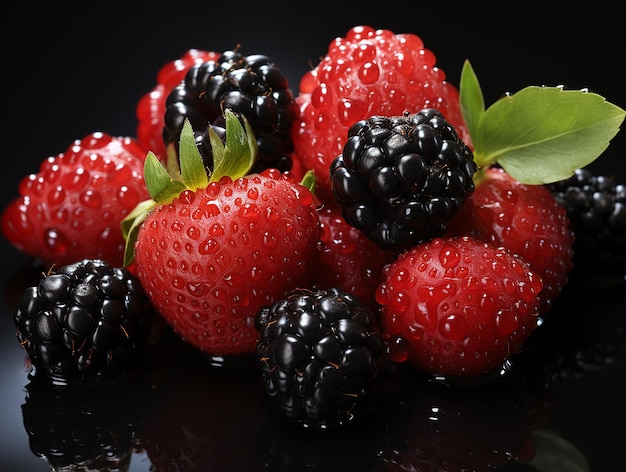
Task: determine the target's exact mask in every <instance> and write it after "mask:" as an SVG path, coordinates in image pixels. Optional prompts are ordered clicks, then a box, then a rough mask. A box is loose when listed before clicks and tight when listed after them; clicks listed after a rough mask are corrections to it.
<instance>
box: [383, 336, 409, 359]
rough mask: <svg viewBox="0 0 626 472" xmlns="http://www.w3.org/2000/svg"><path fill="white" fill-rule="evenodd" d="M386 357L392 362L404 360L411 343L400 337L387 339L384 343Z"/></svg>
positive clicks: (407, 355)
mask: <svg viewBox="0 0 626 472" xmlns="http://www.w3.org/2000/svg"><path fill="white" fill-rule="evenodd" d="M386 350H387V357H388V358H389V359H390V360H391V361H392V362H404V361H406V360H407V359H408V358H409V356H410V354H411V345H410V344H409V343H408V342H407V341H406V340H405V339H403V338H401V337H399V336H398V337H395V338H392V339H389V340H387V343H386Z"/></svg>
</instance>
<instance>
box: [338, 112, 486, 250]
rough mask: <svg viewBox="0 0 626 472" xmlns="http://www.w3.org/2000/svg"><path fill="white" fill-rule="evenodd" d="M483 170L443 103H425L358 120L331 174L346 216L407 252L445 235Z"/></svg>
mask: <svg viewBox="0 0 626 472" xmlns="http://www.w3.org/2000/svg"><path fill="white" fill-rule="evenodd" d="M475 172H476V163H475V162H474V156H473V154H472V151H471V149H470V148H469V147H468V146H466V145H465V143H463V141H461V139H460V138H459V136H458V134H457V132H456V130H455V129H454V128H453V127H452V125H450V123H448V121H446V119H445V118H444V116H443V115H442V114H441V113H440V112H439V111H437V110H436V109H434V108H425V109H422V110H420V111H419V112H418V113H414V114H406V115H402V116H391V117H387V116H372V117H370V118H368V119H366V120H361V121H358V122H357V123H355V124H354V125H353V126H352V127H351V128H350V130H349V131H348V139H347V141H346V144H345V145H344V147H343V152H342V153H341V154H340V155H339V156H338V157H337V158H335V159H334V160H333V162H332V164H331V168H330V173H331V177H330V179H331V188H332V191H333V196H334V197H335V200H336V201H337V202H338V203H339V204H340V205H341V208H342V213H343V216H344V218H345V219H346V221H347V222H348V223H350V224H351V225H352V226H354V227H355V228H357V229H359V230H361V231H363V232H364V233H365V235H367V237H368V238H370V239H371V240H372V241H374V242H375V243H376V244H378V245H379V246H380V247H381V248H383V249H387V250H390V251H395V252H400V251H403V250H405V249H408V248H410V247H412V246H415V245H416V244H419V243H421V242H423V241H426V240H428V239H430V238H432V237H434V236H441V234H442V233H443V232H444V230H445V228H446V224H447V222H448V220H449V219H450V218H451V217H452V216H453V215H454V214H455V213H456V212H457V211H458V210H459V208H460V207H461V204H462V203H463V202H464V201H465V198H466V197H467V196H468V195H470V194H471V193H472V192H473V191H474V182H473V180H472V178H473V176H474V173H475Z"/></svg>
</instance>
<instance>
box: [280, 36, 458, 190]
mask: <svg viewBox="0 0 626 472" xmlns="http://www.w3.org/2000/svg"><path fill="white" fill-rule="evenodd" d="M435 63H436V57H435V55H434V54H433V52H432V51H430V50H429V49H426V48H425V47H424V42H423V41H422V39H421V38H420V37H419V36H417V35H415V34H395V33H394V32H392V31H390V30H386V29H379V30H376V29H374V28H372V27H370V26H356V27H354V28H351V29H350V30H349V31H348V32H347V33H346V35H345V37H338V38H336V39H335V40H333V41H332V42H331V43H330V44H329V45H328V52H327V54H326V55H325V56H324V57H323V58H322V60H321V61H320V62H319V63H318V64H317V66H316V67H315V68H313V69H312V70H310V71H309V72H307V73H306V74H305V75H304V76H303V77H302V79H301V81H300V93H299V95H298V96H297V97H296V99H295V101H296V104H297V117H296V120H295V121H294V124H293V128H292V133H291V134H292V139H293V145H294V150H295V153H296V154H297V155H298V156H299V158H300V159H301V160H302V163H303V164H304V166H305V167H306V168H307V169H312V170H314V172H315V175H316V176H317V180H318V185H317V186H318V193H319V196H320V198H321V199H322V200H323V201H329V200H332V195H331V191H330V175H329V168H330V163H331V162H332V160H333V159H335V158H336V157H337V156H338V155H339V154H341V150H342V147H343V144H344V142H345V140H346V135H347V133H348V130H349V129H350V127H351V126H352V125H353V124H354V123H356V122H357V121H360V120H363V119H366V118H368V117H370V116H373V115H384V116H394V115H402V114H403V113H405V112H407V111H408V112H413V111H415V110H421V109H422V108H429V107H432V108H437V109H438V110H439V111H440V112H441V113H442V114H443V115H444V116H445V117H446V118H447V119H448V121H449V122H450V123H451V124H453V125H454V127H455V128H456V129H457V131H458V133H459V135H460V137H461V139H462V140H463V141H464V142H466V143H468V144H469V143H470V139H469V132H468V130H467V127H466V124H465V121H464V119H463V115H462V113H461V107H460V103H459V93H458V90H457V89H456V88H455V87H454V85H452V84H451V83H449V82H447V81H446V75H445V73H444V71H443V70H441V69H440V68H439V67H437V66H436V65H435Z"/></svg>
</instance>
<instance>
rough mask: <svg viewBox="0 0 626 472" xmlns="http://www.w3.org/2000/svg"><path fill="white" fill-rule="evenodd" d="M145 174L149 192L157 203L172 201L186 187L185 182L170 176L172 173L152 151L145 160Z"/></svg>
mask: <svg viewBox="0 0 626 472" xmlns="http://www.w3.org/2000/svg"><path fill="white" fill-rule="evenodd" d="M143 175H144V180H145V182H146V187H147V188H148V193H149V194H150V196H151V197H152V199H153V200H154V201H155V202H157V203H168V202H171V201H172V200H173V199H174V198H175V197H177V196H178V195H180V192H182V191H183V190H185V188H186V187H185V184H184V183H183V182H181V181H179V180H174V179H173V178H172V177H170V174H168V172H167V170H165V167H163V164H162V163H161V161H159V159H158V158H157V157H156V155H155V154H154V153H153V152H152V151H150V152H148V155H147V156H146V160H145V161H144V165H143Z"/></svg>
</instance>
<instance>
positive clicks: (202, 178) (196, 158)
mask: <svg viewBox="0 0 626 472" xmlns="http://www.w3.org/2000/svg"><path fill="white" fill-rule="evenodd" d="M179 154H180V172H181V175H182V178H183V182H184V183H185V187H187V188H188V189H189V190H196V189H198V188H204V187H206V186H207V185H208V183H209V177H208V175H207V171H206V168H205V167H204V162H203V161H202V156H201V155H200V151H199V150H198V146H197V145H196V140H195V137H194V134H193V128H192V127H191V123H190V122H189V119H187V118H185V122H184V123H183V128H182V130H181V132H180V142H179Z"/></svg>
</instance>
